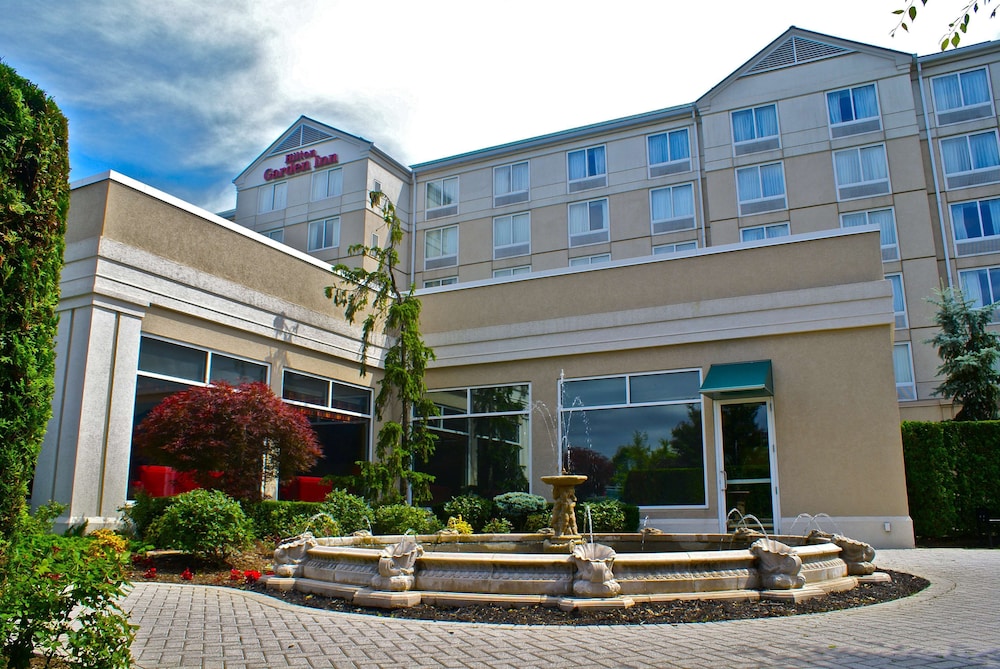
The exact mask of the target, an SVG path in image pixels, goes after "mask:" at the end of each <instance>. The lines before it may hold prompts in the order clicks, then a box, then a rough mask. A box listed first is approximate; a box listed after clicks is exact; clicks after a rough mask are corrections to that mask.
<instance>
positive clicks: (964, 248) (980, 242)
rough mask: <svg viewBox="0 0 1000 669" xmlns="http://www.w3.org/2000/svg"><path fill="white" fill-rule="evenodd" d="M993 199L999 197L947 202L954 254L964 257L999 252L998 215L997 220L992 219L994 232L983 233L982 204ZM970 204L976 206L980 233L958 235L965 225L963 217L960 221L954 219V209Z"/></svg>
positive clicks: (999, 227) (999, 228) (999, 221)
mask: <svg viewBox="0 0 1000 669" xmlns="http://www.w3.org/2000/svg"><path fill="white" fill-rule="evenodd" d="M994 201H1000V198H993V197H987V198H979V199H978V200H966V201H965V202H951V203H949V206H948V215H949V216H950V217H951V235H952V239H953V240H954V242H955V255H956V256H961V257H965V256H974V255H981V254H984V253H1000V216H998V217H997V220H996V221H994V226H996V227H997V229H998V231H997V232H996V233H995V234H992V235H987V234H985V228H984V227H983V209H982V208H983V204H985V203H988V202H994ZM970 204H971V205H975V207H976V216H977V217H978V219H979V220H978V224H979V231H980V233H982V234H979V235H976V236H974V237H969V236H966V237H960V236H959V234H958V231H959V230H960V229H961V230H963V232H964V231H965V230H967V227H966V225H965V221H964V217H963V220H962V221H956V220H955V209H956V208H958V207H967V206H968V205H970Z"/></svg>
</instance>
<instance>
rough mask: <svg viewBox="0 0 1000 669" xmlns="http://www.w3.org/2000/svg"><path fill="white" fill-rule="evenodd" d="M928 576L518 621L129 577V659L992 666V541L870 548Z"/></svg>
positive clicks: (224, 665)
mask: <svg viewBox="0 0 1000 669" xmlns="http://www.w3.org/2000/svg"><path fill="white" fill-rule="evenodd" d="M876 564H877V565H879V566H880V567H882V568H886V569H895V570H899V571H907V572H910V573H913V574H919V575H921V576H924V577H925V578H928V579H929V580H931V582H932V585H931V587H930V588H928V589H927V590H925V591H924V592H922V593H920V594H919V595H916V596H915V597H911V598H908V599H905V600H900V601H897V602H888V603H885V604H879V605H876V606H869V607H864V608H859V609H852V610H847V611H838V612H834V613H823V614H816V615H804V616H792V617H788V618H772V619H768V620H743V621H729V622H721V623H707V624H687V625H648V626H590V627H551V626H546V627H529V626H521V627H519V626H511V625H475V624H468V623H441V622H424V621H412V620H409V621H407V620H387V619H382V618H377V617H372V616H361V615H352V614H343V613H331V612H325V611H318V610H314V609H303V608H299V607H293V606H289V605H287V604H285V603H283V602H280V601H278V600H276V599H273V598H270V597H267V596H264V595H258V594H255V593H246V592H243V591H239V590H234V589H227V588H211V587H200V586H190V585H167V584H155V583H138V584H136V586H135V589H134V590H133V592H132V593H131V594H130V595H129V597H128V598H127V600H126V603H125V605H126V608H127V610H129V611H130V615H131V618H132V621H133V622H134V623H136V624H138V625H139V632H138V635H137V638H136V641H135V644H134V645H133V647H132V652H133V655H134V657H135V659H136V661H137V663H138V666H139V667H143V668H146V669H153V668H154V667H203V668H205V669H231V668H235V667H262V668H263V667H372V668H374V667H476V668H478V667H496V668H498V669H507V668H509V669H527V668H529V667H544V668H546V669H557V668H559V667H573V668H574V669H578V668H580V667H685V668H695V667H830V668H839V667H852V668H854V667H862V668H868V667H910V668H913V667H920V668H923V667H931V668H934V669H950V668H953V667H954V668H958V667H998V668H1000V550H992V551H990V550H960V549H916V550H887V551H880V552H879V555H878V557H877V558H876Z"/></svg>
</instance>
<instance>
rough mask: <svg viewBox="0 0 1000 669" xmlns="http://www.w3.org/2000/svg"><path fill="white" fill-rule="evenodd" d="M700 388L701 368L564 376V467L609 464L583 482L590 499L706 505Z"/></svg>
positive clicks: (654, 503)
mask: <svg viewBox="0 0 1000 669" xmlns="http://www.w3.org/2000/svg"><path fill="white" fill-rule="evenodd" d="M700 387H701V372H700V371H699V370H685V371H673V372H660V373H653V374H632V375H623V376H613V377H604V378H594V379H579V380H567V381H565V382H563V384H562V398H563V401H562V406H563V407H564V408H563V410H562V411H561V412H560V416H559V420H560V424H561V426H562V433H563V435H564V439H565V443H566V444H568V446H569V447H568V449H567V450H568V453H563V458H564V462H563V466H564V467H565V468H566V469H567V470H569V471H571V472H572V471H580V465H581V464H582V463H584V462H600V463H607V464H606V465H605V466H602V467H594V468H592V469H590V471H591V472H598V473H597V474H595V475H594V480H593V481H590V480H588V481H587V484H588V487H589V488H590V489H591V490H592V495H593V496H595V497H596V496H602V497H603V496H607V497H614V498H619V499H621V500H622V501H623V502H627V503H630V504H637V505H640V506H699V507H704V506H705V505H706V504H707V499H708V497H707V493H706V485H705V445H704V443H703V439H702V414H701V394H700V392H699V389H700ZM623 426H628V428H627V431H626V432H625V434H624V436H623V431H622V428H623ZM630 435H631V437H630ZM664 453H666V454H669V455H664ZM588 473H589V472H588ZM578 494H580V493H579V489H578Z"/></svg>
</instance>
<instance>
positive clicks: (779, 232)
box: [740, 223, 790, 242]
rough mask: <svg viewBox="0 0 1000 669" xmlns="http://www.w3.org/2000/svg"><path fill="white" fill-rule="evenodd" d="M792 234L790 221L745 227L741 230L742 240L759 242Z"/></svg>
mask: <svg viewBox="0 0 1000 669" xmlns="http://www.w3.org/2000/svg"><path fill="white" fill-rule="evenodd" d="M789 234H790V230H789V227H788V223H773V224H771V225H758V226H756V227H753V228H743V229H742V230H740V241H742V242H757V241H760V240H762V239H774V238H776V237H787V236H788V235H789Z"/></svg>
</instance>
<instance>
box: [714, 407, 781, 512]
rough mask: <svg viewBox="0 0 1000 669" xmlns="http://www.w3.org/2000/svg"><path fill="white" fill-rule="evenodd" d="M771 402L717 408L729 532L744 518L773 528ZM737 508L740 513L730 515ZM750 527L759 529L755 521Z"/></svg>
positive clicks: (725, 509)
mask: <svg viewBox="0 0 1000 669" xmlns="http://www.w3.org/2000/svg"><path fill="white" fill-rule="evenodd" d="M768 407H769V402H768V401H765V400H760V401H751V402H739V403H732V404H721V405H719V406H718V411H719V426H720V428H721V429H720V435H721V439H722V461H723V463H724V465H723V466H724V471H723V472H722V473H721V479H722V480H721V484H722V488H723V494H722V498H723V500H724V504H725V507H724V508H723V509H722V513H723V514H724V515H725V516H726V529H727V530H732V529H734V528H735V526H736V525H737V524H738V523H739V521H740V519H741V518H746V517H747V516H754V517H756V518H757V520H759V521H760V523H761V525H763V526H764V528H765V529H767V530H769V531H770V530H773V529H774V517H775V514H774V509H775V503H774V495H773V492H774V486H773V485H772V480H771V452H772V449H771V430H770V421H769V420H768ZM733 509H735V510H736V511H738V512H739V513H731V512H732V510H733ZM747 526H748V527H750V528H751V529H753V528H755V527H756V523H754V522H753V520H752V519H747Z"/></svg>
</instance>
